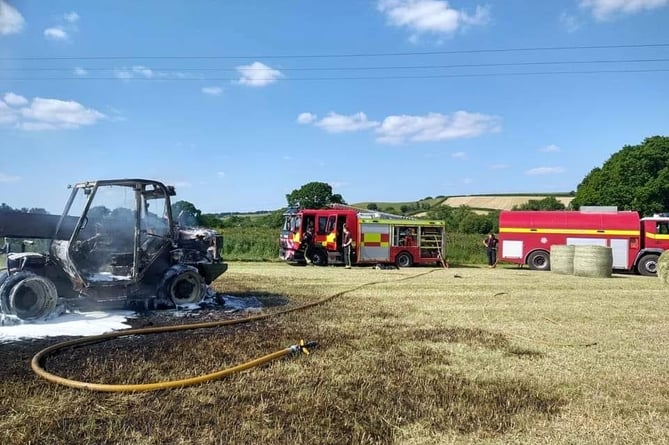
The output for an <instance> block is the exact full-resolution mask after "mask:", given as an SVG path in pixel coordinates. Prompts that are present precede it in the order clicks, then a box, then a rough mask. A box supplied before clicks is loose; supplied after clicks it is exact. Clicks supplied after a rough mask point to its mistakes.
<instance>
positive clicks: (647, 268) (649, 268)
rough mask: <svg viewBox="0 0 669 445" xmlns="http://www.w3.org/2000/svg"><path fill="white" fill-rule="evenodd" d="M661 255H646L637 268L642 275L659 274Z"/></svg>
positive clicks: (652, 275)
mask: <svg viewBox="0 0 669 445" xmlns="http://www.w3.org/2000/svg"><path fill="white" fill-rule="evenodd" d="M659 258H660V257H659V256H658V255H655V254H650V255H645V256H644V257H643V258H641V260H640V261H639V264H637V266H636V267H637V270H638V271H639V273H640V274H641V275H644V276H647V277H654V276H656V275H657V262H658V260H659Z"/></svg>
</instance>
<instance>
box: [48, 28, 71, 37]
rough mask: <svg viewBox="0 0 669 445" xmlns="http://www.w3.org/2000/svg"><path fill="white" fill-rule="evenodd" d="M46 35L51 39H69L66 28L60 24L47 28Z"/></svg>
mask: <svg viewBox="0 0 669 445" xmlns="http://www.w3.org/2000/svg"><path fill="white" fill-rule="evenodd" d="M44 37H46V38H47V39H49V40H67V39H68V38H69V36H68V35H67V32H65V30H64V29H63V28H61V27H59V26H54V27H52V28H47V29H45V30H44Z"/></svg>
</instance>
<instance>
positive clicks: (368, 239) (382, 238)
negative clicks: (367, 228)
mask: <svg viewBox="0 0 669 445" xmlns="http://www.w3.org/2000/svg"><path fill="white" fill-rule="evenodd" d="M360 245H361V246H362V247H389V246H390V234H388V233H363V234H362V240H360Z"/></svg>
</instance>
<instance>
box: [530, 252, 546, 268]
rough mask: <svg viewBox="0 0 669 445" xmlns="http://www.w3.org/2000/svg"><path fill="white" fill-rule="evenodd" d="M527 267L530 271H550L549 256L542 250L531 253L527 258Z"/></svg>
mask: <svg viewBox="0 0 669 445" xmlns="http://www.w3.org/2000/svg"><path fill="white" fill-rule="evenodd" d="M527 265H528V266H529V267H530V269H532V270H551V255H550V254H549V253H548V252H546V251H544V250H537V251H536V252H532V253H531V254H530V256H529V257H527Z"/></svg>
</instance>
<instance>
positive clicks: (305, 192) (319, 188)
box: [286, 182, 346, 209]
mask: <svg viewBox="0 0 669 445" xmlns="http://www.w3.org/2000/svg"><path fill="white" fill-rule="evenodd" d="M286 200H287V201H288V206H290V207H302V208H305V209H321V208H324V207H327V206H328V205H329V204H346V202H345V201H344V199H343V198H342V196H341V195H340V194H338V193H337V194H332V186H330V184H327V183H325V182H310V183H308V184H304V185H303V186H302V187H300V188H299V189H295V190H293V191H292V192H291V193H289V194H288V195H286Z"/></svg>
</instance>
